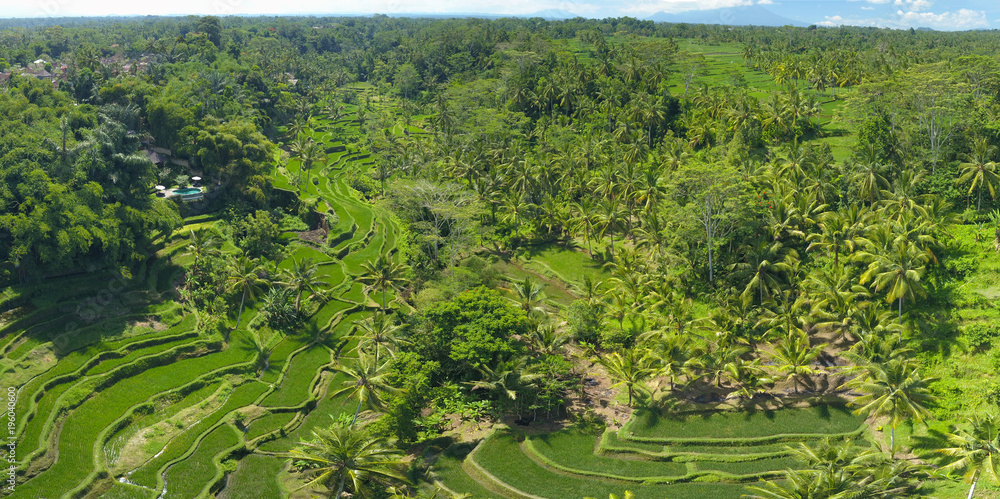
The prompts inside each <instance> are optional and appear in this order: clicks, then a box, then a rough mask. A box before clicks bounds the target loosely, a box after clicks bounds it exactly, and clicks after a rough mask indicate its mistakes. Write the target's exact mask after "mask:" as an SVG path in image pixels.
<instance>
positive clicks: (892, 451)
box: [889, 426, 896, 459]
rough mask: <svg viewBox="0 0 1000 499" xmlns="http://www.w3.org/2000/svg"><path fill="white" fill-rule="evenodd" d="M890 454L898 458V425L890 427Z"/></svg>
mask: <svg viewBox="0 0 1000 499" xmlns="http://www.w3.org/2000/svg"><path fill="white" fill-rule="evenodd" d="M889 456H890V457H892V458H893V459H895V458H896V427H895V426H890V427H889Z"/></svg>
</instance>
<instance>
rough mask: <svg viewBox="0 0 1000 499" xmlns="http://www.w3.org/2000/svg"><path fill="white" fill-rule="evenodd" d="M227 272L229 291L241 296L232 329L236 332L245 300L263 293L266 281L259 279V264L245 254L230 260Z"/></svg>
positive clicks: (260, 269)
mask: <svg viewBox="0 0 1000 499" xmlns="http://www.w3.org/2000/svg"><path fill="white" fill-rule="evenodd" d="M227 270H228V272H227V273H228V274H229V275H228V276H227V277H226V282H227V283H229V289H230V290H231V291H238V292H239V293H240V295H241V297H240V311H239V313H238V314H237V315H236V325H235V326H233V329H232V330H233V331H236V329H238V328H239V327H240V319H241V318H242V317H243V306H244V305H245V304H246V301H247V298H250V299H251V300H253V299H255V298H256V297H257V295H258V294H260V293H261V291H263V289H264V286H265V285H266V284H267V281H265V280H264V279H262V278H261V277H260V274H261V271H262V268H261V266H260V262H258V261H257V260H256V259H253V258H250V257H249V256H247V255H246V253H243V254H241V255H239V256H238V257H235V258H233V259H232V260H230V261H229V265H228V269H227ZM228 336H229V335H228V334H227V335H226V339H227V341H228V339H229V338H228Z"/></svg>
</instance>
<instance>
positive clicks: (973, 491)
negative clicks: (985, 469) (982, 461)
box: [967, 471, 979, 499]
mask: <svg viewBox="0 0 1000 499" xmlns="http://www.w3.org/2000/svg"><path fill="white" fill-rule="evenodd" d="M977 483H979V472H978V471H977V472H976V476H975V478H973V479H972V488H970V489H969V497H968V498H967V499H972V494H975V493H976V484H977Z"/></svg>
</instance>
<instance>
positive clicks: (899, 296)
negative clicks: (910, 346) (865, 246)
mask: <svg viewBox="0 0 1000 499" xmlns="http://www.w3.org/2000/svg"><path fill="white" fill-rule="evenodd" d="M857 256H858V260H860V261H863V262H864V261H867V262H869V264H868V270H866V271H865V273H863V274H861V284H865V283H867V282H868V281H871V282H872V286H873V287H874V288H875V291H876V292H878V291H882V290H883V289H886V288H888V293H887V294H886V301H889V302H891V301H893V300H899V322H900V323H902V322H903V300H904V299H906V298H910V299H916V297H917V296H923V295H925V294H926V293H927V292H926V291H925V290H924V286H923V284H922V283H921V282H920V278H921V277H922V276H923V274H924V270H925V269H926V268H927V262H928V260H929V259H930V256H929V255H928V254H927V252H925V251H919V250H918V248H916V247H915V246H914V245H913V244H910V243H903V244H898V245H896V247H895V249H894V250H890V251H887V252H884V253H882V252H879V253H877V254H872V253H869V252H861V253H859V254H858V255H857Z"/></svg>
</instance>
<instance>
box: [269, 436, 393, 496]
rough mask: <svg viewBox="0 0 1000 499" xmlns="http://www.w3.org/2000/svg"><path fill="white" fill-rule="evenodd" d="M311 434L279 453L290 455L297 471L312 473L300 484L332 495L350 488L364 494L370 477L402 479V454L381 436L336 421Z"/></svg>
mask: <svg viewBox="0 0 1000 499" xmlns="http://www.w3.org/2000/svg"><path fill="white" fill-rule="evenodd" d="M312 434H313V439H312V440H311V441H303V442H300V443H299V445H298V447H296V448H294V449H292V450H291V451H290V452H289V453H288V454H283V455H282V457H287V458H291V459H292V464H293V468H294V469H295V470H296V471H297V472H299V473H302V474H305V475H309V476H313V475H315V476H316V477H315V478H313V479H312V480H310V481H309V482H307V483H306V484H305V485H303V486H302V487H308V486H310V485H324V486H326V487H327V488H329V489H330V492H331V494H330V497H332V498H340V497H341V494H342V493H343V492H344V491H345V490H346V489H347V488H350V490H351V491H352V492H353V494H354V496H355V497H366V495H367V493H368V489H369V487H368V483H369V482H371V481H390V482H406V478H404V477H403V475H402V474H400V472H399V470H400V469H401V468H402V466H403V463H402V461H400V458H401V457H402V456H401V455H400V454H399V453H398V452H397V451H396V450H395V449H393V448H392V447H390V446H389V445H388V443H387V442H386V441H385V440H383V439H381V438H372V437H370V436H368V435H367V434H365V433H364V432H361V431H357V430H354V429H352V428H348V427H345V426H337V425H334V426H331V427H329V428H320V429H317V430H313V431H312ZM348 485H349V487H348ZM300 488H301V487H300Z"/></svg>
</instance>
